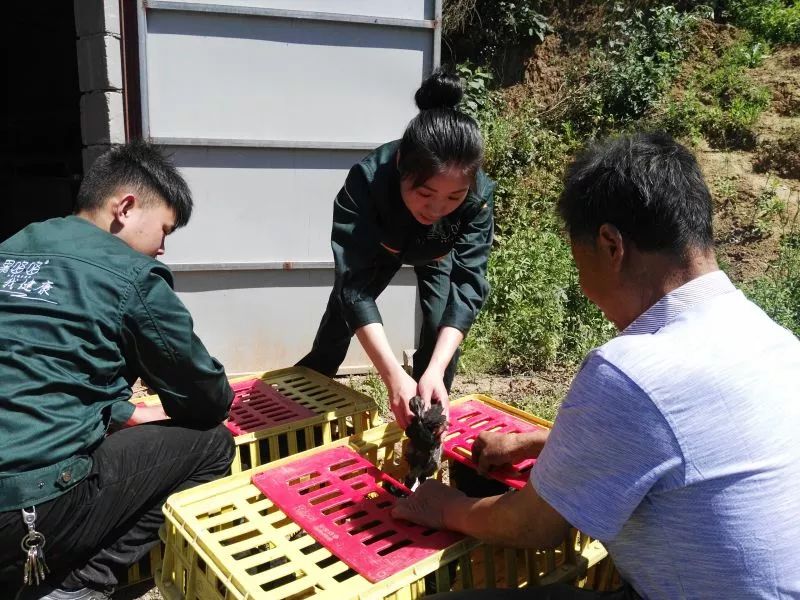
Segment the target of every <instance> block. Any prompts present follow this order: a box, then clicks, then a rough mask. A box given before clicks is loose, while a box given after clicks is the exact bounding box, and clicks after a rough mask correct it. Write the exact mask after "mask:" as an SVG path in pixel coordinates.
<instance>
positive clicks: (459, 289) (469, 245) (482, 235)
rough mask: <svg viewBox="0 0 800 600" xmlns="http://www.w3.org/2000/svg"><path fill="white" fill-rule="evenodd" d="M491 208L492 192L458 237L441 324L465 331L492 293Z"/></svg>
mask: <svg viewBox="0 0 800 600" xmlns="http://www.w3.org/2000/svg"><path fill="white" fill-rule="evenodd" d="M492 209H493V202H492V196H491V194H490V195H489V196H488V198H487V199H486V202H485V203H484V205H483V206H482V207H481V208H480V209H479V210H478V211H477V213H476V214H475V215H474V216H473V218H472V219H471V220H470V221H469V222H468V223H466V224H465V225H463V226H462V228H461V231H460V232H459V235H458V237H457V238H456V243H455V245H454V246H453V269H452V271H451V272H450V293H449V296H448V298H447V306H446V307H445V309H444V314H443V315H442V320H441V321H440V323H439V327H455V328H456V329H458V330H460V331H461V332H462V333H463V334H464V335H466V334H467V332H468V331H469V329H470V327H472V323H473V322H474V321H475V318H476V317H477V316H478V312H480V310H481V307H482V306H483V303H484V302H485V301H486V298H487V296H488V295H489V282H488V281H487V280H486V268H487V264H488V261H489V251H490V250H491V248H492V239H493V232H494V215H493V210H492Z"/></svg>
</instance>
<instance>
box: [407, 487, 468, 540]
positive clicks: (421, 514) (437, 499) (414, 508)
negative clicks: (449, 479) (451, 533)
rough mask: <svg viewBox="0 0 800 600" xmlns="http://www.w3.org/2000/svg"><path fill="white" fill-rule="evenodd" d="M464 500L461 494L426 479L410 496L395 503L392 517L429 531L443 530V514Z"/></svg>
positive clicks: (444, 526)
mask: <svg viewBox="0 0 800 600" xmlns="http://www.w3.org/2000/svg"><path fill="white" fill-rule="evenodd" d="M465 498H466V496H465V495H464V493H463V492H460V491H458V490H457V489H455V488H452V487H450V486H447V485H444V484H443V483H440V482H438V481H436V480H434V479H428V480H427V481H425V482H424V483H423V484H422V485H420V486H419V487H418V488H417V491H416V492H414V493H413V494H412V495H411V496H409V497H408V498H401V499H400V500H398V501H397V503H396V504H395V506H394V508H393V509H392V516H393V517H394V518H395V519H405V520H406V521H411V522H412V523H417V524H419V525H423V526H425V527H430V528H431V529H445V528H446V527H447V525H446V524H445V520H444V516H445V513H446V512H447V511H448V510H451V509H453V508H454V505H455V504H457V503H459V502H461V501H462V500H464V499H465Z"/></svg>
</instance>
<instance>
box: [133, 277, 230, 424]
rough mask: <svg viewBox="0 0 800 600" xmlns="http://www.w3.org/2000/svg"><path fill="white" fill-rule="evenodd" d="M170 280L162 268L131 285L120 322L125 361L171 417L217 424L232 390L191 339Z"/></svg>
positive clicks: (189, 322)
mask: <svg viewBox="0 0 800 600" xmlns="http://www.w3.org/2000/svg"><path fill="white" fill-rule="evenodd" d="M171 280H172V278H171V274H170V273H169V271H168V270H167V268H166V267H163V268H161V267H156V268H151V269H149V270H147V271H146V272H144V273H142V275H141V276H140V277H139V278H138V280H137V281H136V282H135V283H134V285H133V286H132V289H131V292H130V295H129V296H128V300H127V303H126V307H125V312H124V315H123V323H122V329H123V346H124V348H123V350H124V353H125V357H126V360H127V361H128V365H129V368H130V370H131V371H133V372H138V373H139V375H140V376H141V377H142V379H144V380H145V381H146V382H147V384H148V385H149V386H150V387H151V388H153V389H154V390H155V391H156V392H157V393H158V395H159V397H160V398H161V402H162V404H163V405H164V410H165V411H166V413H167V414H168V415H169V416H170V417H172V418H174V419H179V420H185V421H192V422H200V423H219V422H221V421H223V420H224V419H225V418H226V417H227V416H228V410H229V408H230V405H231V402H232V401H233V390H231V386H230V385H229V384H228V379H227V377H226V376H225V369H223V367H222V365H221V364H220V363H219V361H217V360H216V359H215V358H213V357H212V356H210V355H209V353H208V351H207V350H206V348H205V346H204V345H203V343H202V342H201V341H200V339H199V338H198V337H197V336H196V335H195V333H194V323H193V321H192V317H191V315H190V314H189V311H188V310H187V309H186V307H185V306H184V305H183V303H182V302H181V301H180V299H179V298H178V296H177V295H176V294H175V292H174V291H173V289H172V286H171Z"/></svg>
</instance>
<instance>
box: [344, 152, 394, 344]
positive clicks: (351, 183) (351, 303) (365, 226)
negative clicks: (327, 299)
mask: <svg viewBox="0 0 800 600" xmlns="http://www.w3.org/2000/svg"><path fill="white" fill-rule="evenodd" d="M375 223H376V216H375V213H374V207H373V206H372V202H371V198H370V191H369V185H368V183H367V178H366V175H365V174H364V171H363V170H362V169H361V167H360V166H359V165H355V166H354V167H353V168H352V169H350V172H349V173H348V175H347V179H346V180H345V183H344V187H342V189H341V190H340V191H339V194H338V195H337V196H336V200H335V201H334V204H333V228H332V230H331V248H332V250H333V260H334V263H335V267H336V280H335V282H334V291H335V293H336V297H337V299H338V300H339V303H340V304H341V307H342V312H343V314H344V318H345V321H347V325H348V327H349V328H350V331H352V332H355V331H356V330H357V329H359V328H361V327H363V326H364V325H368V324H370V323H382V322H383V321H382V320H381V314H380V312H379V311H378V306H377V304H376V303H375V299H376V298H377V295H378V294H379V293H380V291H381V290H382V289H383V287H384V286H382V285H377V283H379V280H381V279H382V278H381V277H377V275H378V273H377V271H378V270H379V267H378V266H377V260H376V259H377V253H378V249H379V238H378V235H377V232H376V224H375ZM378 288H379V289H378Z"/></svg>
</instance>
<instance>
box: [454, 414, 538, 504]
mask: <svg viewBox="0 0 800 600" xmlns="http://www.w3.org/2000/svg"><path fill="white" fill-rule="evenodd" d="M537 429H544V428H543V427H540V426H539V425H534V424H533V423H529V422H528V421H524V420H522V419H520V418H517V417H515V416H513V415H509V414H508V413H504V412H503V411H502V410H498V409H496V408H494V407H491V406H489V405H487V404H484V403H483V402H479V401H477V400H468V401H466V402H464V403H462V404H453V405H451V406H450V427H449V428H448V430H447V432H446V433H445V435H444V442H443V444H442V450H443V452H444V455H445V456H446V457H447V458H450V459H452V460H457V461H458V462H460V463H462V464H465V465H467V466H469V467H472V468H473V469H474V468H476V465H475V463H474V462H473V461H472V458H471V455H472V444H474V443H475V438H477V437H478V434H479V433H481V432H482V431H489V430H491V431H497V432H500V433H524V432H527V431H536V430H537ZM467 453H468V454H469V455H467ZM535 463H536V459H535V458H528V459H525V460H523V461H522V462H519V463H516V464H514V465H506V466H504V467H499V468H496V469H492V470H491V471H489V477H491V478H492V479H496V480H497V481H500V482H502V483H505V484H506V485H507V486H509V487H512V488H515V489H518V490H520V489H522V488H524V487H525V484H526V483H528V478H529V477H530V471H531V467H533V465H534V464H535Z"/></svg>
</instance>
